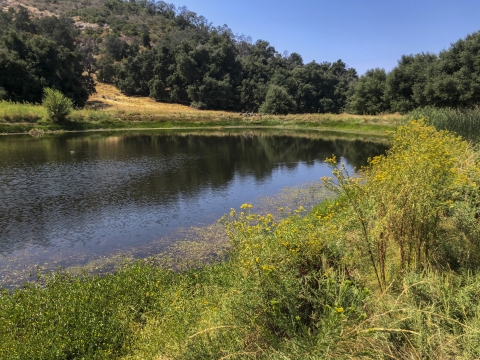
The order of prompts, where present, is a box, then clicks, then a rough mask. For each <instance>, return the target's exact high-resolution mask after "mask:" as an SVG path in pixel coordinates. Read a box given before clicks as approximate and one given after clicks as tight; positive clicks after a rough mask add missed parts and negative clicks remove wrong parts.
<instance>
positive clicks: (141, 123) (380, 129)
mask: <svg viewBox="0 0 480 360" xmlns="http://www.w3.org/2000/svg"><path fill="white" fill-rule="evenodd" d="M398 122H399V120H398V119H396V118H393V117H392V118H391V119H390V118H389V119H381V118H375V117H354V116H349V115H344V114H342V115H328V114H326V115H320V114H297V115H286V116H274V115H263V116H260V115H257V116H253V117H244V116H241V115H239V114H238V113H224V112H218V113H216V112H213V111H207V112H204V113H197V112H196V113H187V112H184V113H182V112H181V111H179V112H178V113H170V112H166V113H162V112H161V111H156V112H155V111H153V112H146V111H140V112H131V111H130V112H127V111H124V110H117V111H110V110H106V111H103V110H94V109H88V108H86V109H81V110H75V111H73V112H72V114H71V115H70V116H69V117H68V118H67V120H66V121H64V122H60V123H54V122H51V121H49V120H48V116H47V113H46V111H45V109H44V108H43V107H41V106H39V105H29V104H17V103H12V102H6V101H3V102H0V133H3V134H11V133H27V132H29V131H30V130H32V129H39V130H43V131H45V132H54V131H59V130H65V131H86V130H101V129H103V130H115V129H147V128H148V129H154V128H158V129H169V128H222V127H223V128H224V127H246V128H256V127H257V128H262V127H276V128H288V129H321V130H335V131H342V132H351V133H365V134H377V135H383V133H384V132H385V131H386V130H392V129H394V128H395V127H396V126H397V125H398Z"/></svg>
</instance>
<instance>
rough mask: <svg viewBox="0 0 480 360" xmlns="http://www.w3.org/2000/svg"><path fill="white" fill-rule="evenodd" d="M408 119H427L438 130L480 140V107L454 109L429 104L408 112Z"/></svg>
mask: <svg viewBox="0 0 480 360" xmlns="http://www.w3.org/2000/svg"><path fill="white" fill-rule="evenodd" d="M406 118H407V119H415V120H419V119H425V121H427V123H429V124H431V125H433V126H435V128H436V129H438V130H449V131H452V132H455V133H457V134H458V135H460V136H462V137H463V138H465V139H467V140H472V141H478V140H480V108H474V109H453V108H435V107H433V106H428V107H424V108H419V109H416V110H414V111H412V112H411V113H409V114H407V116H406Z"/></svg>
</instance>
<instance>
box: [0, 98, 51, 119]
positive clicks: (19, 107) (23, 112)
mask: <svg viewBox="0 0 480 360" xmlns="http://www.w3.org/2000/svg"><path fill="white" fill-rule="evenodd" d="M45 118H47V111H46V110H45V109H44V108H43V107H42V106H40V105H31V104H20V103H14V102H11V101H5V100H1V101H0V125H3V124H2V123H36V122H37V121H39V120H41V119H45Z"/></svg>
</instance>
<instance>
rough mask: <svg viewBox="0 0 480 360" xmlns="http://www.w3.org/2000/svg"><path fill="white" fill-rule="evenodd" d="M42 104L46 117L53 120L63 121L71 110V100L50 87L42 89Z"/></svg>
mask: <svg viewBox="0 0 480 360" xmlns="http://www.w3.org/2000/svg"><path fill="white" fill-rule="evenodd" d="M42 105H43V107H44V108H45V109H46V110H47V114H48V117H49V118H50V119H51V120H53V121H55V122H61V121H64V120H65V119H66V118H67V116H68V115H69V114H70V113H71V112H72V110H73V102H72V100H70V99H69V98H67V97H66V96H65V95H63V94H62V93H61V92H60V91H58V90H55V89H50V88H45V89H44V91H43V100H42Z"/></svg>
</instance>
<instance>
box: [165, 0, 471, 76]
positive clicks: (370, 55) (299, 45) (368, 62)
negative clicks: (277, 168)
mask: <svg viewBox="0 0 480 360" xmlns="http://www.w3.org/2000/svg"><path fill="white" fill-rule="evenodd" d="M167 2H173V3H174V4H175V5H176V6H177V7H179V6H183V5H184V6H186V7H187V8H188V9H189V10H191V11H193V12H195V13H197V15H203V16H204V17H206V18H207V19H208V20H209V21H210V22H212V23H213V25H215V26H219V25H223V24H227V25H228V26H229V27H230V28H231V29H232V31H233V32H234V33H235V34H243V35H247V36H251V37H252V39H253V41H256V40H257V39H263V40H267V41H269V42H270V44H271V45H273V46H274V47H275V49H276V50H277V51H279V52H280V53H283V52H284V51H285V50H287V51H288V52H290V53H292V52H297V53H299V54H300V55H302V57H303V60H304V61H305V62H310V61H312V60H315V61H317V62H323V61H329V62H333V61H336V60H338V59H342V60H343V61H344V62H345V63H346V64H347V65H348V66H350V67H354V68H355V69H357V71H358V73H359V74H363V73H364V72H365V71H366V70H368V69H371V68H376V67H380V68H384V69H385V70H387V71H389V70H391V69H392V68H393V67H394V66H395V65H396V64H397V60H398V59H399V58H400V57H401V55H404V54H416V53H420V52H433V53H438V52H440V51H441V50H444V49H448V48H449V46H450V44H451V43H453V42H455V41H457V40H459V39H461V38H464V37H465V36H466V35H468V34H470V33H472V32H475V31H478V30H480V1H479V0H455V1H454V0H450V1H447V0H435V1H434V0H416V1H413V0H401V1H392V0H383V1H380V0H337V1H335V0H330V1H324V0H317V1H315V0H296V1H287V0H276V1H274V0H256V1H254V0H242V1H228V0H227V1H225V0H202V1H198V0H173V1H168V0H167Z"/></svg>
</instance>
